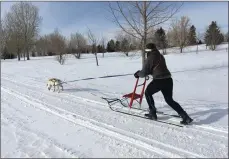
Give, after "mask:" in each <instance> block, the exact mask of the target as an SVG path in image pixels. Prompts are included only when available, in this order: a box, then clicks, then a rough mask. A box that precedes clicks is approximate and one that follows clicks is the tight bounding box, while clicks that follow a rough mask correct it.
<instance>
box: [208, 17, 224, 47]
mask: <svg viewBox="0 0 229 159" xmlns="http://www.w3.org/2000/svg"><path fill="white" fill-rule="evenodd" d="M204 41H205V43H206V45H207V46H210V49H211V50H215V49H216V45H219V44H221V43H222V42H223V41H224V37H223V34H222V33H221V32H220V29H219V27H218V26H217V23H216V21H212V23H211V24H210V25H209V27H208V29H207V31H206V33H205V37H204Z"/></svg>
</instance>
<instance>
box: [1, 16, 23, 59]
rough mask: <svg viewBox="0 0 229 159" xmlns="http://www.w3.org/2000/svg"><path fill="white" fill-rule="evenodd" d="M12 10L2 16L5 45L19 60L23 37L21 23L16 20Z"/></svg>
mask: <svg viewBox="0 0 229 159" xmlns="http://www.w3.org/2000/svg"><path fill="white" fill-rule="evenodd" d="M16 19H17V16H16V14H15V13H14V12H8V13H7V14H6V16H5V17H4V28H5V33H6V34H5V35H6V46H7V48H8V50H9V51H10V52H13V53H15V54H16V55H17V57H18V61H20V57H21V52H22V51H23V49H24V38H23V32H22V29H21V27H20V26H21V23H20V22H19V21H17V20H16Z"/></svg>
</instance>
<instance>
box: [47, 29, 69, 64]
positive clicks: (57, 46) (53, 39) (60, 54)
mask: <svg viewBox="0 0 229 159" xmlns="http://www.w3.org/2000/svg"><path fill="white" fill-rule="evenodd" d="M48 39H49V51H51V52H52V53H55V54H56V55H57V56H56V60H57V61H58V62H59V63H60V64H61V65H63V64H64V62H65V60H66V54H65V51H66V41H65V37H64V36H63V35H61V34H60V33H59V31H58V29H55V31H54V33H52V34H50V35H49V37H48Z"/></svg>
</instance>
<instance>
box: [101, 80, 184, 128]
mask: <svg viewBox="0 0 229 159" xmlns="http://www.w3.org/2000/svg"><path fill="white" fill-rule="evenodd" d="M147 80H149V77H148V76H147V77H146V78H145V79H144V82H143V83H142V84H138V83H139V78H137V80H136V83H135V86H134V90H133V92H132V93H129V94H125V95H123V96H122V99H119V98H105V97H101V98H102V99H104V100H105V101H106V102H107V103H108V105H109V108H110V109H111V110H112V111H115V112H118V113H122V114H126V115H130V116H135V117H140V118H145V119H148V120H151V119H150V118H147V117H146V116H144V114H145V113H148V110H147V109H142V108H141V104H142V100H143V96H144V90H145V86H146V81H147ZM140 86H142V89H141V92H140V94H138V93H136V91H137V87H140ZM134 101H135V102H136V103H137V105H138V106H137V107H136V106H135V105H134ZM157 114H161V115H165V116H170V117H175V118H180V119H181V117H180V116H179V115H172V114H166V113H164V112H161V111H157ZM153 121H155V122H160V123H165V124H169V125H174V126H178V127H184V125H182V124H180V123H176V122H168V121H163V120H153Z"/></svg>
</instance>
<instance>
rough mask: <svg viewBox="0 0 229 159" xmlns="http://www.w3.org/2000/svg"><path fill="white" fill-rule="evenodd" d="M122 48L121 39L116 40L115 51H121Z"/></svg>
mask: <svg viewBox="0 0 229 159" xmlns="http://www.w3.org/2000/svg"><path fill="white" fill-rule="evenodd" d="M120 50H121V46H120V41H116V43H115V51H117V52H118V51H120Z"/></svg>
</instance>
